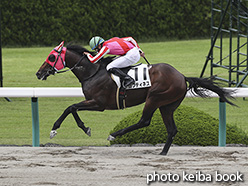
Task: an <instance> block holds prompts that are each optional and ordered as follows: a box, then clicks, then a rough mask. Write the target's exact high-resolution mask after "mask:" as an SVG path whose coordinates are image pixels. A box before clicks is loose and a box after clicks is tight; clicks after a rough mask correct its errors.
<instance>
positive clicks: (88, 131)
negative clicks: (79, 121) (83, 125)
mask: <svg viewBox="0 0 248 186" xmlns="http://www.w3.org/2000/svg"><path fill="white" fill-rule="evenodd" d="M86 134H87V135H88V136H91V129H90V127H88V128H87V132H86Z"/></svg>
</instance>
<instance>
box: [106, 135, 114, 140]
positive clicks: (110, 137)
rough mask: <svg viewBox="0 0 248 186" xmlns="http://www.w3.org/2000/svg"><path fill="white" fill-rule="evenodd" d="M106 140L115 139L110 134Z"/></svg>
mask: <svg viewBox="0 0 248 186" xmlns="http://www.w3.org/2000/svg"><path fill="white" fill-rule="evenodd" d="M107 140H108V141H114V140H115V137H114V136H111V135H109V137H108V139H107Z"/></svg>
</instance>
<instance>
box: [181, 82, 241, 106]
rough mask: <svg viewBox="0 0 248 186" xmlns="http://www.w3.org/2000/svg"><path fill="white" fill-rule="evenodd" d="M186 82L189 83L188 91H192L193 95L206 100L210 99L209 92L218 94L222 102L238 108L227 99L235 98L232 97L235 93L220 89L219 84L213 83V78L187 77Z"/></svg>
mask: <svg viewBox="0 0 248 186" xmlns="http://www.w3.org/2000/svg"><path fill="white" fill-rule="evenodd" d="M185 80H186V81H187V82H188V83H189V86H188V90H191V91H192V93H193V94H196V95H198V96H200V97H203V98H206V97H209V95H208V90H211V91H213V92H215V93H216V94H218V95H219V97H220V98H221V100H222V101H224V102H227V103H229V104H230V105H233V106H237V105H235V104H234V103H232V102H231V101H229V100H228V99H227V97H229V98H233V97H232V96H231V95H232V94H233V93H234V91H233V90H226V89H224V88H222V87H219V86H218V83H216V82H213V80H212V79H211V78H195V77H185Z"/></svg>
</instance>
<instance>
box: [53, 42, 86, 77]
mask: <svg viewBox="0 0 248 186" xmlns="http://www.w3.org/2000/svg"><path fill="white" fill-rule="evenodd" d="M62 49H63V47H62V48H61V50H60V51H58V50H56V49H53V50H54V51H55V52H57V53H58V55H57V58H56V59H55V63H54V65H53V66H51V70H52V71H53V73H54V74H55V73H58V74H60V73H64V72H68V71H72V70H74V69H75V68H76V67H77V65H78V64H79V63H80V62H81V61H82V60H83V59H84V58H85V55H83V56H82V57H81V58H80V59H79V60H78V62H77V63H76V64H75V65H74V66H73V67H71V68H70V69H67V70H57V69H56V68H55V66H56V64H57V62H58V59H59V58H60V59H61V61H62V62H63V67H64V68H65V62H64V61H63V58H62V56H61V52H62Z"/></svg>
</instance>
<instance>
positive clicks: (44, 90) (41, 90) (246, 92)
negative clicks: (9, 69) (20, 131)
mask: <svg viewBox="0 0 248 186" xmlns="http://www.w3.org/2000/svg"><path fill="white" fill-rule="evenodd" d="M225 89H228V90H235V91H236V92H235V93H234V94H233V97H248V88H225ZM0 97H84V94H83V92H82V88H78V87H33V88H32V87H1V88H0ZM186 97H197V96H195V95H193V94H192V93H191V91H188V92H187V95H186ZM210 97H218V95H217V94H215V93H213V92H210Z"/></svg>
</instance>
